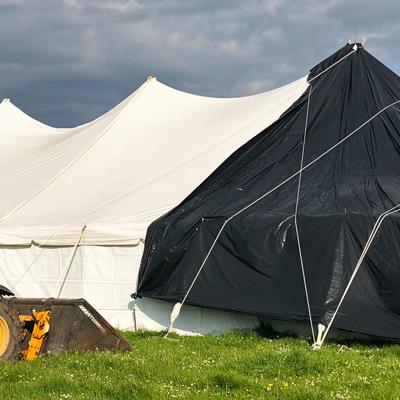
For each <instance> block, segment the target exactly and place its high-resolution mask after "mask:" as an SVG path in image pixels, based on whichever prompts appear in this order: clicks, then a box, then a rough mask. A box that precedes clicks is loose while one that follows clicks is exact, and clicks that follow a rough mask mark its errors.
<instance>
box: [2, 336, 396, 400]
mask: <svg viewBox="0 0 400 400" xmlns="http://www.w3.org/2000/svg"><path fill="white" fill-rule="evenodd" d="M124 336H125V337H126V338H127V339H128V340H129V341H130V342H132V344H133V345H134V349H133V351H132V352H128V353H117V354H112V353H68V354H67V353H64V354H59V355H49V356H43V357H41V358H39V359H38V360H36V361H33V362H22V361H20V362H15V363H0V382H1V383H0V398H1V399H18V400H23V399H35V400H36V399H121V400H122V399H123V400H130V399H146V400H147V399H149V400H151V399H154V400H156V399H157V400H158V399H368V400H371V399H400V346H393V345H392V346H390V345H388V346H384V347H376V346H360V345H355V346H354V345H353V346H351V347H344V346H341V345H338V344H328V345H327V346H326V347H324V348H323V349H322V350H321V351H312V350H311V349H310V346H309V343H308V342H307V341H305V340H300V339H290V338H283V339H279V338H278V339H269V338H266V337H265V336H263V335H262V334H260V333H257V332H247V333H237V332H236V333H229V334H226V335H223V336H219V337H211V336H207V337H179V338H178V337H174V338H171V339H162V337H161V335H159V334H155V333H125V334H124Z"/></svg>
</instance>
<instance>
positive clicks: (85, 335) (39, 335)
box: [0, 285, 131, 360]
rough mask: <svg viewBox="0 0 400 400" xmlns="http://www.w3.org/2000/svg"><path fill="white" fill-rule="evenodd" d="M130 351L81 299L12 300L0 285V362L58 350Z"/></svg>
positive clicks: (18, 298)
mask: <svg viewBox="0 0 400 400" xmlns="http://www.w3.org/2000/svg"><path fill="white" fill-rule="evenodd" d="M72 349H73V350H94V351H96V350H130V349H131V345H130V344H129V343H128V342H127V341H126V340H125V339H123V338H122V337H121V336H120V335H119V333H118V332H117V331H116V330H115V329H114V328H113V327H112V326H111V325H110V324H109V323H108V322H107V321H106V320H105V319H104V318H103V317H102V316H101V315H100V314H99V313H98V312H97V311H96V310H95V309H94V308H93V307H92V306H91V305H90V304H89V303H88V302H87V301H86V300H84V299H54V298H48V299H30V298H21V297H14V294H13V293H12V292H11V291H10V290H8V289H7V288H5V287H4V286H1V285H0V360H13V359H26V360H34V359H35V358H37V357H38V356H39V355H40V354H43V353H53V352H58V351H62V350H72Z"/></svg>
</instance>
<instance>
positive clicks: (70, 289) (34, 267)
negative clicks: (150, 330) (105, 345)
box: [0, 242, 143, 329]
mask: <svg viewBox="0 0 400 400" xmlns="http://www.w3.org/2000/svg"><path fill="white" fill-rule="evenodd" d="M73 250H74V249H73V247H38V246H34V245H32V246H29V247H28V246H18V247H11V246H7V247H5V246H2V247H0V260H1V268H0V282H2V284H4V285H5V286H7V287H8V288H10V289H12V290H13V291H14V292H15V293H16V295H18V296H21V297H57V295H58V293H59V291H60V288H61V286H62V291H61V295H60V297H66V298H81V297H83V298H85V299H86V300H88V301H89V302H90V303H91V304H92V305H93V306H94V307H95V308H96V309H97V310H98V311H99V312H100V313H101V314H102V315H103V316H104V317H105V318H106V319H107V320H108V321H109V322H110V323H111V324H112V325H114V326H116V327H119V328H121V329H132V328H134V321H133V314H132V309H133V301H132V299H131V298H130V294H131V293H132V292H133V291H134V288H135V287H136V273H137V266H138V265H139V263H140V258H141V255H142V251H143V244H142V243H141V242H140V243H139V244H138V245H137V246H80V247H78V249H77V252H76V254H75V257H74V259H73V262H72V264H71V268H70V269H69V270H68V261H69V259H70V256H71V254H72V253H73ZM67 270H68V274H67ZM17 281H19V282H18V284H17V285H16V286H15V287H14V285H15V283H16V282H17Z"/></svg>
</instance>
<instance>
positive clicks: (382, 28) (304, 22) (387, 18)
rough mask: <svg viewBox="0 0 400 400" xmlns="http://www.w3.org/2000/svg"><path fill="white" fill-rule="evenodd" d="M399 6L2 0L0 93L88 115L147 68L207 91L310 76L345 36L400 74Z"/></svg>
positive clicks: (305, 0)
mask: <svg viewBox="0 0 400 400" xmlns="http://www.w3.org/2000/svg"><path fill="white" fill-rule="evenodd" d="M399 17H400V4H399V2H398V1H397V0H393V1H388V0H386V1H380V2H377V1H368V0H364V1H361V0H351V1H350V0H347V1H346V0H324V1H323V0H319V1H317V0H302V1H295V0H291V1H289V0H238V1H237V0H0V35H1V36H0V37H1V39H0V50H1V51H0V71H1V77H2V78H1V80H0V97H2V98H4V97H11V99H12V101H13V102H14V103H15V104H16V105H18V106H19V107H21V108H22V109H23V110H24V111H25V112H27V113H28V114H30V115H32V116H33V117H34V118H37V119H39V120H41V121H43V122H45V123H48V124H50V125H54V126H60V127H61V126H65V127H69V126H74V125H76V124H80V123H83V122H87V121H89V120H91V119H93V118H94V117H96V116H98V115H100V114H102V113H104V112H105V111H107V110H108V109H110V108H111V107H112V106H114V105H116V104H117V103H118V102H120V101H121V100H122V99H123V98H125V97H126V96H127V95H129V94H130V93H131V92H132V91H133V90H135V89H136V88H137V87H138V86H139V85H140V84H141V83H142V82H143V81H144V80H145V79H146V77H147V76H148V75H155V76H157V78H158V79H159V80H160V81H161V82H163V83H166V84H168V85H170V86H173V87H175V88H177V89H181V90H184V91H189V92H193V93H197V94H201V95H206V96H220V97H230V96H242V95H247V94H253V93H258V92H261V91H265V90H268V89H272V88H274V87H277V86H280V85H282V84H284V83H287V82H290V81H292V80H294V79H296V78H298V77H300V76H302V75H305V74H307V72H308V70H309V68H310V67H312V66H313V65H314V64H316V63H317V62H319V61H320V60H321V59H323V58H325V57H327V56H328V55H330V54H331V53H332V52H334V51H335V50H337V49H338V48H339V47H341V46H342V45H344V44H345V43H346V42H347V40H348V39H354V32H355V31H357V37H358V38H359V39H361V38H362V37H363V36H365V37H366V38H367V44H366V48H367V50H368V51H370V52H371V53H373V54H374V55H375V56H376V57H378V58H379V59H381V60H382V61H383V62H384V63H385V64H387V65H388V66H389V67H391V68H392V69H394V70H395V71H396V72H400V44H399V36H400V35H399V34H400V23H399V20H400V19H399Z"/></svg>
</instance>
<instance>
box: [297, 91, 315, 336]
mask: <svg viewBox="0 0 400 400" xmlns="http://www.w3.org/2000/svg"><path fill="white" fill-rule="evenodd" d="M311 92H312V85H310V88H309V90H308V98H307V111H306V121H305V124H304V135H303V145H302V149H301V160H300V172H299V181H298V185H297V194H296V207H295V211H294V227H295V231H296V240H297V247H298V249H299V259H300V266H301V274H302V277H303V285H304V294H305V297H306V302H307V311H308V319H309V321H310V329H311V335H312V338H313V342H315V333H314V326H313V320H312V314H311V307H310V299H309V296H308V289H307V279H306V272H305V270H304V260H303V252H302V250H301V242H300V235H299V227H298V218H297V216H298V211H299V198H300V188H301V178H302V175H303V172H302V168H303V164H304V152H305V149H306V138H307V125H308V115H309V111H310V98H311Z"/></svg>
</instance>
